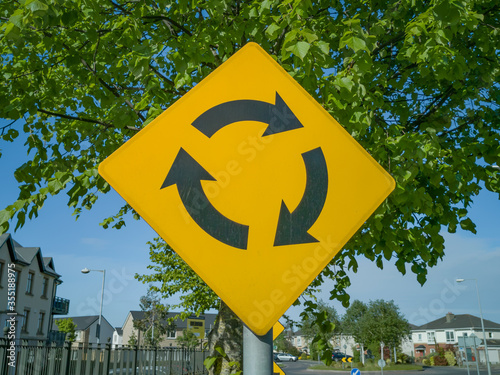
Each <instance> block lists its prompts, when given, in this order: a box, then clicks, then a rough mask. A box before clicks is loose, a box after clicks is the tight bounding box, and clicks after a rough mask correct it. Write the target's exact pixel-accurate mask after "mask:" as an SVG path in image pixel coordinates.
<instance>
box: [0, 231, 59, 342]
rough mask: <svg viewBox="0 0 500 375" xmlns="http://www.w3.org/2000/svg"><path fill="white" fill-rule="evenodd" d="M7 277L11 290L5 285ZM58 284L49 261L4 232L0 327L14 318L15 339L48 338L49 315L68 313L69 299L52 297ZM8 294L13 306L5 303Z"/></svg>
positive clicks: (1, 240)
mask: <svg viewBox="0 0 500 375" xmlns="http://www.w3.org/2000/svg"><path fill="white" fill-rule="evenodd" d="M9 276H10V278H11V279H12V280H13V284H14V287H15V288H14V289H11V288H10V286H9V285H8V284H9ZM61 283H62V280H61V275H59V274H58V273H57V272H56V270H55V266H54V261H53V259H52V258H50V257H44V256H43V255H42V251H41V250H40V248H39V247H23V246H21V245H20V244H19V243H18V242H16V241H15V240H14V239H13V238H12V237H11V235H10V234H8V233H5V234H2V235H1V236H0V301H1V302H0V303H1V305H0V327H2V328H3V327H7V326H8V325H9V324H8V322H7V319H12V318H15V321H16V324H15V334H16V340H28V341H30V342H36V341H40V340H48V339H49V336H50V335H51V331H52V328H53V327H52V318H53V316H54V315H65V314H67V313H68V310H69V300H68V299H65V298H60V297H56V290H57V286H58V285H60V284H61ZM11 292H14V297H15V299H13V300H12V301H15V305H13V304H9V303H8V302H9V301H10V300H9V299H8V297H11V298H12V297H13V296H11V295H10V293H11ZM12 301H10V302H12ZM12 314H15V315H12ZM0 335H1V336H3V335H4V332H3V331H2V332H0Z"/></svg>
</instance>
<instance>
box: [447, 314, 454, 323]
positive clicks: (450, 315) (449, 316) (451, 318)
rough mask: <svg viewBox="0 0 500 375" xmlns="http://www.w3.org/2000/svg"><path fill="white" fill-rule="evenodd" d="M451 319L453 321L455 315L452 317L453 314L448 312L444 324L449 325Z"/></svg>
mask: <svg viewBox="0 0 500 375" xmlns="http://www.w3.org/2000/svg"><path fill="white" fill-rule="evenodd" d="M453 319H455V315H453V313H451V312H449V313H448V314H446V323H451V322H452V321H453Z"/></svg>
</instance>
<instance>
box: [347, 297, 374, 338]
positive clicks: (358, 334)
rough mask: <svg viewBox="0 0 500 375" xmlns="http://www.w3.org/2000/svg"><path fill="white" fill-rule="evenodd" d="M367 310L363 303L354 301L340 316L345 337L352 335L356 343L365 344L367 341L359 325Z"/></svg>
mask: <svg viewBox="0 0 500 375" xmlns="http://www.w3.org/2000/svg"><path fill="white" fill-rule="evenodd" d="M367 310H368V306H366V304H365V303H363V302H361V301H359V300H354V301H353V302H352V303H351V304H350V306H349V308H348V309H347V310H346V312H345V314H344V315H343V316H342V331H343V332H344V333H345V334H347V335H352V337H353V338H354V340H356V342H358V343H365V342H366V343H367V340H368V338H367V337H366V332H364V331H363V329H362V328H363V325H362V324H361V322H362V321H363V318H364V316H365V314H366V312H367Z"/></svg>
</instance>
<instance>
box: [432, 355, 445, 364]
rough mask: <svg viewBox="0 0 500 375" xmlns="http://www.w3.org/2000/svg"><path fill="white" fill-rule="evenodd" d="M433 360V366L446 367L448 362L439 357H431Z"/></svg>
mask: <svg viewBox="0 0 500 375" xmlns="http://www.w3.org/2000/svg"><path fill="white" fill-rule="evenodd" d="M432 358H434V366H448V361H447V360H446V358H445V357H441V356H438V355H437V356H435V357H432Z"/></svg>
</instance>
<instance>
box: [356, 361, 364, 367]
mask: <svg viewBox="0 0 500 375" xmlns="http://www.w3.org/2000/svg"><path fill="white" fill-rule="evenodd" d="M356 367H357V368H362V367H365V365H364V364H363V362H358V363H356Z"/></svg>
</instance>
